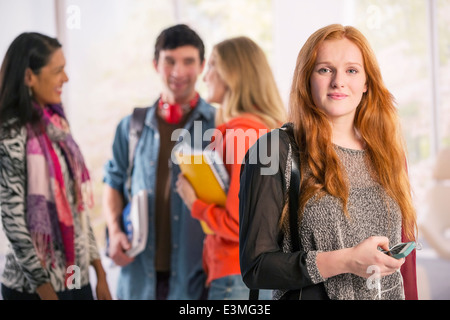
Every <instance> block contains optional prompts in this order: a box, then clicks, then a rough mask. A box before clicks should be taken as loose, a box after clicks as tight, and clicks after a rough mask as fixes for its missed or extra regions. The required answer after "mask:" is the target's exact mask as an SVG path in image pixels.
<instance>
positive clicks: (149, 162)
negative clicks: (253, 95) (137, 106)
mask: <svg viewBox="0 0 450 320" xmlns="http://www.w3.org/2000/svg"><path fill="white" fill-rule="evenodd" d="M156 106H157V104H156V103H155V104H154V106H153V107H151V108H149V110H148V111H147V115H146V119H145V126H144V129H143V131H142V135H141V138H140V140H139V142H138V144H137V147H136V154H135V160H134V169H133V175H132V182H131V194H132V195H135V194H137V193H138V192H139V191H140V190H142V189H146V190H147V193H148V201H149V202H148V204H149V206H148V214H149V236H148V239H147V246H146V248H145V250H144V251H143V252H142V253H140V254H139V255H137V256H136V257H135V258H134V261H133V262H132V263H131V264H129V265H127V266H124V267H122V268H121V270H120V274H119V281H118V285H117V298H118V299H123V300H129V299H132V300H153V299H155V298H156V271H155V264H154V262H155V250H156V248H155V230H154V226H155V189H156V176H157V172H156V170H157V165H158V155H159V147H160V146H159V144H160V138H159V132H158V124H157V119H156V109H157V108H156ZM214 115H215V109H214V108H213V107H212V106H210V105H209V104H207V103H206V102H205V101H204V100H203V99H200V100H199V104H198V105H197V107H196V108H195V109H194V110H193V112H192V114H191V116H190V118H189V119H188V121H187V122H186V125H185V126H184V129H186V130H188V131H189V134H190V137H191V144H192V145H193V146H194V144H195V145H196V147H199V145H201V147H202V148H205V147H206V146H207V145H208V144H209V143H210V141H203V140H204V139H203V133H204V132H205V131H206V130H208V129H213V128H214V118H215V116H214ZM130 118H131V115H128V116H126V117H125V118H123V119H122V120H121V121H120V123H119V125H118V127H117V129H116V135H115V138H114V142H113V148H112V149H113V150H112V151H113V157H112V159H111V160H109V161H108V162H107V163H106V165H105V176H104V182H105V183H107V184H108V185H110V186H111V187H112V188H114V189H116V190H119V191H121V192H123V193H124V194H126V190H125V184H126V171H127V167H128V140H129V137H128V134H129V126H130ZM194 128H195V130H194ZM194 131H195V133H194ZM186 136H188V135H187V134H186ZM186 136H183V139H181V138H180V139H179V140H183V142H186V141H189V140H187V139H185V138H186ZM179 172H180V168H179V167H178V166H177V165H176V164H172V172H171V185H172V187H171V190H172V191H171V192H172V193H171V197H170V198H171V200H170V201H171V203H170V204H171V212H170V215H171V237H172V248H171V271H170V272H171V273H170V280H169V294H168V297H167V299H169V300H181V299H183V300H189V299H199V298H200V296H201V294H202V291H203V289H204V286H205V280H206V276H205V273H204V270H203V268H202V252H203V240H204V233H203V231H202V229H201V226H200V223H199V221H198V220H196V219H194V218H192V217H191V214H190V212H189V209H188V208H187V207H186V206H185V205H184V202H183V200H182V199H181V198H180V196H179V195H178V193H177V192H176V191H175V182H176V180H177V177H178V174H179Z"/></svg>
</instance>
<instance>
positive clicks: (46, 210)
mask: <svg viewBox="0 0 450 320" xmlns="http://www.w3.org/2000/svg"><path fill="white" fill-rule="evenodd" d="M34 107H35V108H40V107H39V106H38V105H37V104H35V105H34ZM27 132H28V135H27V147H26V152H27V172H28V194H27V224H28V229H29V231H30V233H31V237H32V241H33V245H34V247H35V249H36V251H37V255H38V257H39V259H40V261H41V264H42V265H43V266H45V265H46V260H47V258H48V257H50V258H51V261H52V265H53V264H54V262H55V255H54V251H55V248H59V249H60V250H62V251H63V252H64V256H65V263H66V267H69V266H71V265H73V264H74V263H75V232H74V223H73V214H72V209H71V205H70V203H69V200H68V196H67V193H68V192H72V190H66V185H65V182H64V176H63V172H62V169H61V164H60V161H59V158H58V156H57V154H56V152H55V149H54V145H53V144H56V145H57V146H59V148H60V149H61V153H62V155H63V158H64V159H65V162H66V164H67V168H68V170H69V174H70V177H71V179H72V181H73V193H74V199H75V201H74V202H75V210H76V212H77V213H75V214H83V211H85V209H86V208H85V205H86V204H88V205H89V206H92V193H90V188H89V183H88V182H89V180H90V178H89V172H88V170H87V168H86V166H85V163H84V159H83V156H82V154H81V152H80V149H79V148H78V145H77V144H76V143H75V141H74V140H73V138H72V135H71V134H70V129H69V125H68V122H67V120H66V118H65V116H64V111H63V109H62V107H61V106H60V105H48V106H46V107H45V108H43V109H42V121H41V123H40V125H39V126H37V127H36V126H35V127H32V126H31V125H28V126H27Z"/></svg>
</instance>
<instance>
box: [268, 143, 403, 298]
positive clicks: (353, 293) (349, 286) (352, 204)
mask: <svg viewBox="0 0 450 320" xmlns="http://www.w3.org/2000/svg"><path fill="white" fill-rule="evenodd" d="M335 150H336V153H337V155H338V157H339V158H340V160H341V163H342V166H343V168H344V169H345V172H346V174H347V179H348V183H349V186H350V189H349V201H348V213H349V216H350V217H349V218H347V217H346V216H345V214H344V212H343V210H342V205H341V202H340V201H339V200H338V199H336V198H334V197H332V196H330V195H328V194H327V195H325V196H323V197H321V198H312V199H310V200H309V201H308V203H307V204H306V207H305V211H304V214H303V218H302V221H301V223H300V226H299V233H300V242H301V250H304V251H305V252H307V268H308V273H309V275H310V276H311V278H312V280H313V282H314V283H320V282H324V285H325V289H326V291H327V294H328V296H329V298H330V299H346V300H348V299H357V300H362V299H378V298H380V296H379V295H378V293H379V290H378V289H377V288H376V286H374V285H373V281H372V280H373V277H371V278H370V279H369V280H367V279H365V278H362V277H359V276H356V275H353V274H348V273H347V274H341V275H338V276H335V277H331V278H328V279H324V278H323V277H322V276H321V275H320V273H319V271H318V269H317V265H316V256H317V253H318V252H321V251H332V250H339V249H343V248H349V247H354V246H356V245H357V244H359V243H360V242H362V241H363V240H364V239H366V238H368V237H370V236H386V237H388V238H389V243H390V246H392V245H395V244H397V243H399V242H400V241H401V213H400V209H399V207H398V205H397V204H396V203H395V202H394V201H393V200H392V199H391V198H390V197H389V196H388V195H387V194H386V192H385V191H384V190H383V188H382V187H381V186H380V185H379V184H378V183H377V182H376V181H375V180H374V178H373V175H372V174H371V172H372V170H371V166H370V162H369V161H368V155H367V153H366V151H364V150H352V149H347V148H342V147H338V146H335ZM288 158H289V157H288ZM289 162H290V159H288V163H289ZM289 167H290V166H287V170H286V171H290V169H289ZM289 175H290V172H286V176H289ZM289 239H290V236H287V237H285V241H284V244H283V250H284V251H286V252H289V251H291V248H290V241H289ZM372 272H373V271H372ZM372 272H369V275H370V274H372ZM374 287H375V288H374ZM282 294H283V292H281V291H279V292H275V293H274V298H275V299H276V298H277V296H278V297H279V296H281V295H282ZM381 299H404V293H403V286H402V279H401V274H400V272H396V273H394V274H392V275H389V276H386V277H383V278H382V279H381Z"/></svg>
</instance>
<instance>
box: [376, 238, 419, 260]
mask: <svg viewBox="0 0 450 320" xmlns="http://www.w3.org/2000/svg"><path fill="white" fill-rule="evenodd" d="M415 247H416V243H415V242H414V241H411V242H402V243H399V244H396V245H395V246H393V247H392V248H390V249H389V251H386V250H382V249H381V252H383V253H385V254H387V255H389V256H391V257H393V258H395V259H401V258H405V257H406V256H407V255H408V254H410V253H411V252H412V251H413V250H414V248H415Z"/></svg>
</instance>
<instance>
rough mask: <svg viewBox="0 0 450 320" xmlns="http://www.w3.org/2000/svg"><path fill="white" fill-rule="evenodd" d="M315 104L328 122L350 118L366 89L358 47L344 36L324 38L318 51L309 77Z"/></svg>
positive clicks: (351, 119)
mask: <svg viewBox="0 0 450 320" xmlns="http://www.w3.org/2000/svg"><path fill="white" fill-rule="evenodd" d="M310 84H311V91H312V92H311V93H312V97H313V101H314V104H315V105H316V107H318V108H320V109H322V110H323V111H325V112H326V113H327V115H328V116H329V117H330V120H331V121H336V120H338V119H339V120H342V119H344V120H348V121H352V122H353V119H354V116H355V112H356V108H357V107H358V105H359V103H360V102H361V99H362V96H363V93H364V92H366V91H367V84H366V72H365V69H364V62H363V56H362V53H361V50H359V48H358V47H357V46H356V45H355V44H354V43H353V42H351V41H350V40H348V39H347V38H344V39H341V40H326V41H324V42H323V43H322V44H321V45H320V47H319V50H318V52H317V59H316V64H315V66H314V69H313V73H312V75H311V78H310Z"/></svg>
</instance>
